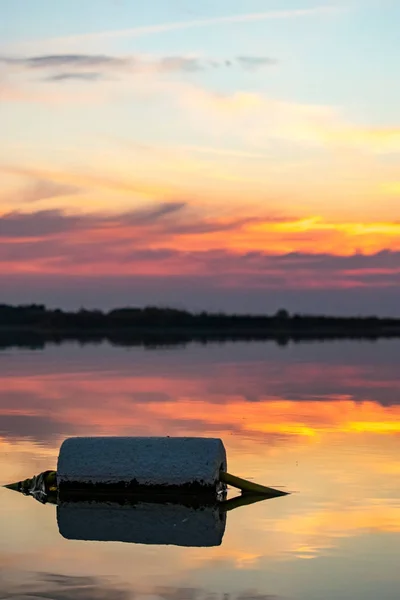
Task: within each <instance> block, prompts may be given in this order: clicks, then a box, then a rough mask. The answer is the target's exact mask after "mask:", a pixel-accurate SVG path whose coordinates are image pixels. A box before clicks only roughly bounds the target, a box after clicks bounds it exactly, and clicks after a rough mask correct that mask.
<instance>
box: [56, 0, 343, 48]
mask: <svg viewBox="0 0 400 600" xmlns="http://www.w3.org/2000/svg"><path fill="white" fill-rule="evenodd" d="M339 10H340V9H339V8H338V7H337V6H332V5H326V6H316V7H311V8H299V9H293V10H290V9H289V10H270V11H265V12H258V13H244V14H239V15H225V16H221V17H213V18H208V19H193V20H190V21H175V22H173V23H161V24H159V25H146V26H142V27H131V28H128V29H119V30H114V31H100V32H94V33H85V34H81V35H74V36H65V37H62V38H57V42H79V41H83V40H87V41H88V40H103V39H110V38H121V37H140V36H145V35H151V34H157V33H164V32H168V31H177V30H181V29H193V28H198V27H210V26H213V25H223V24H229V23H251V22H256V21H269V20H280V19H297V18H303V17H314V16H324V15H331V14H335V13H337V12H338V11H339ZM54 41H55V40H54Z"/></svg>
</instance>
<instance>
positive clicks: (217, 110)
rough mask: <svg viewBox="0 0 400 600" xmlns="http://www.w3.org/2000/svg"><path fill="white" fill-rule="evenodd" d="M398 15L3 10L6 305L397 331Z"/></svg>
mask: <svg viewBox="0 0 400 600" xmlns="http://www.w3.org/2000/svg"><path fill="white" fill-rule="evenodd" d="M399 23H400V3H399V2H398V0H379V1H378V0H332V2H331V3H330V4H326V3H325V2H322V1H321V0H313V1H310V0H301V1H300V0H274V1H272V0H230V1H229V2H228V0H212V1H211V0H203V1H202V2H201V3H199V2H194V1H193V0H170V1H168V2H166V1H164V0H153V2H147V3H146V2H145V3H138V2H132V1H129V0H86V1H82V0H80V1H79V2H78V1H77V0H69V1H68V2H67V1H65V0H59V1H58V2H54V0H35V2H32V0H18V1H15V2H9V1H8V0H0V40H1V43H0V131H1V144H0V176H1V188H0V288H1V295H0V302H27V301H28V302H31V301H32V302H38V301H40V302H45V303H47V304H48V305H50V306H55V305H59V306H62V307H66V308H79V307H80V306H82V305H85V306H87V307H94V306H98V307H101V308H108V307H111V306H115V305H126V304H136V305H143V304H148V303H152V304H162V305H166V304H169V305H174V306H179V307H185V308H189V309H203V308H204V309H207V310H214V309H218V310H220V309H222V310H227V311H231V310H235V311H249V312H254V311H257V312H260V311H265V312H270V311H275V310H277V309H278V308H280V307H282V306H284V307H286V308H288V309H289V310H291V311H299V312H310V313H311V312H313V313H315V312H324V313H337V314H350V313H351V314H368V313H378V314H382V315H388V314H389V315H397V316H400V303H399V302H398V285H399V284H400V78H399V77H398V61H399V56H400V37H399V34H398V27H399Z"/></svg>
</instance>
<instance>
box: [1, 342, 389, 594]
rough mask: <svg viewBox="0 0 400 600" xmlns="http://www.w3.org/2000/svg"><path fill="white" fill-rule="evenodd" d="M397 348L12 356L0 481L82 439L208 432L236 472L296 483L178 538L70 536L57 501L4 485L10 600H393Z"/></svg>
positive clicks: (108, 350) (101, 349) (56, 350)
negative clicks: (183, 540) (175, 541)
mask: <svg viewBox="0 0 400 600" xmlns="http://www.w3.org/2000/svg"><path fill="white" fill-rule="evenodd" d="M399 357H400V342H398V341H395V342H393V341H382V342H378V343H373V344H368V343H362V344H361V343H355V342H349V343H343V342H341V343H329V344H328V343H327V344H308V345H307V344H306V345H298V346H289V347H286V348H280V347H278V346H276V345H274V344H262V343H260V344H258V343H251V344H242V343H240V344H239V343H238V344H227V345H209V346H200V345H191V346H188V347H186V348H178V349H167V350H145V349H140V348H132V349H121V348H113V347H111V346H108V345H102V346H84V347H80V346H79V345H78V344H66V345H62V346H60V347H54V346H49V347H47V348H46V349H45V350H44V351H32V352H31V351H27V350H24V351H22V350H10V351H2V352H1V353H0V483H1V484H4V483H8V482H11V481H16V480H19V479H23V478H26V477H28V476H31V475H33V474H36V473H39V472H40V471H42V470H45V469H50V468H53V467H55V465H56V460H57V454H58V448H59V446H60V444H61V442H62V441H63V439H64V438H65V437H68V436H71V435H84V434H89V435H107V434H110V435H115V434H122V435H212V436H220V437H222V438H223V440H224V443H225V445H226V448H227V451H228V463H229V470H230V472H232V473H234V474H236V475H239V476H240V475H241V476H244V477H247V478H254V479H255V480H256V481H259V482H260V483H264V484H266V485H271V486H276V487H281V488H283V489H286V490H288V491H291V492H293V493H292V494H291V495H289V496H286V497H284V498H277V499H274V500H268V501H265V502H261V503H258V504H255V505H253V506H246V507H240V508H237V509H235V510H232V511H230V512H228V513H227V520H226V530H225V535H224V537H223V541H222V544H221V545H220V546H215V547H209V548H201V547H189V548H182V547H177V546H170V545H164V546H161V545H140V544H127V543H121V542H87V541H78V540H67V539H64V538H63V537H62V536H61V535H60V533H59V529H58V525H57V514H56V507H55V506H53V505H49V504H47V505H41V504H40V503H38V502H36V501H35V500H33V499H31V498H26V497H23V496H20V495H19V494H17V493H15V492H12V491H9V490H5V489H1V490H0V532H1V535H0V598H10V597H14V598H16V597H20V598H22V597H24V598H27V597H28V596H32V595H34V596H35V597H40V598H62V599H66V600H67V599H69V598H71V599H72V598H78V599H82V600H83V599H84V598H89V599H93V600H102V599H103V598H111V599H115V600H125V599H126V600H128V598H142V597H143V598H146V599H149V600H156V599H164V600H236V599H237V600H239V599H240V600H250V599H255V600H257V599H259V600H267V599H272V598H278V599H279V598H282V599H298V600H300V599H301V600H314V599H318V600H320V599H321V600H322V599H323V600H331V599H332V600H339V599H342V598H349V599H352V600H361V599H363V600H369V599H371V600H372V599H373V600H376V599H377V598H380V599H382V600H389V599H390V600H395V599H396V600H398V598H399V595H400V569H399V556H400V485H399V476H400V436H399V434H400V378H399V368H398V362H399ZM193 544H195V536H193Z"/></svg>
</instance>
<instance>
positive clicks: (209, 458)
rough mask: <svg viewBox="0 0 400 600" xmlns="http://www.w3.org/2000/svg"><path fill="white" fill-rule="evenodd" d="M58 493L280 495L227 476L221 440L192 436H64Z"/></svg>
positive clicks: (58, 472) (280, 493) (224, 453)
mask: <svg viewBox="0 0 400 600" xmlns="http://www.w3.org/2000/svg"><path fill="white" fill-rule="evenodd" d="M57 484H58V487H59V490H60V491H63V490H75V491H82V492H85V491H86V492H88V493H89V492H95V491H98V492H99V491H101V490H103V491H107V492H111V491H116V492H118V491H121V492H125V493H126V492H132V493H136V492H140V491H145V492H151V491H153V492H154V493H163V492H176V491H178V492H182V493H198V494H202V493H214V494H215V493H219V492H221V491H223V490H224V489H226V486H227V485H232V486H233V487H236V488H238V489H240V490H242V492H244V493H251V494H260V495H262V496H264V497H276V496H284V495H286V492H281V491H279V490H275V489H273V488H269V487H265V486H262V485H259V484H255V483H252V482H250V481H247V480H246V479H241V478H238V477H235V476H233V475H230V474H229V473H227V459H226V451H225V447H224V444H223V442H222V440H220V439H216V438H194V437H190V438H189V437H181V438H179V437H174V438H172V437H90V438H89V437H86V438H78V437H76V438H69V439H67V440H65V442H64V443H63V444H62V446H61V449H60V454H59V458H58V465H57Z"/></svg>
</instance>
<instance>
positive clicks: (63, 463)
mask: <svg viewBox="0 0 400 600" xmlns="http://www.w3.org/2000/svg"><path fill="white" fill-rule="evenodd" d="M227 486H233V487H235V488H237V489H240V490H241V491H242V494H241V495H240V496H237V497H235V498H230V499H229V500H227V499H226V488H227ZM5 487H7V488H9V489H11V490H16V491H19V492H22V493H23V494H25V495H30V496H33V497H34V498H35V499H36V500H38V501H40V502H42V503H52V504H56V505H57V523H58V528H59V532H60V534H61V535H62V536H63V537H65V538H67V539H74V540H90V541H95V540H97V541H120V542H130V543H139V544H172V545H177V546H192V547H196V546H197V547H201V546H204V547H206V546H218V545H220V544H221V542H222V538H223V535H224V531H225V524H226V514H227V512H228V511H231V510H234V509H236V508H238V507H240V506H245V505H250V504H253V503H256V502H260V501H262V500H265V499H268V498H275V497H278V496H285V495H286V492H282V491H280V490H276V489H273V488H269V487H265V486H263V485H259V484H257V483H253V482H251V481H248V480H246V479H242V478H239V477H236V476H234V475H231V474H229V473H228V472H227V460H226V451H225V447H224V444H223V443H222V441H221V440H220V439H215V438H188V437H186V438H170V437H152V438H151V437H92V438H89V437H86V438H70V439H67V440H65V442H64V443H63V444H62V446H61V448H60V452H59V457H58V465H57V471H45V472H43V473H40V474H39V475H37V476H35V477H32V478H31V479H25V480H24V481H20V482H18V483H14V484H10V485H8V486H5Z"/></svg>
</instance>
